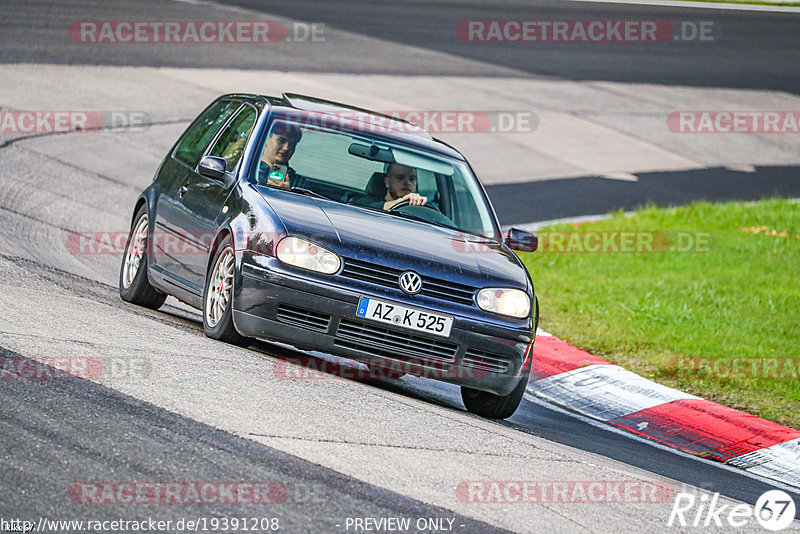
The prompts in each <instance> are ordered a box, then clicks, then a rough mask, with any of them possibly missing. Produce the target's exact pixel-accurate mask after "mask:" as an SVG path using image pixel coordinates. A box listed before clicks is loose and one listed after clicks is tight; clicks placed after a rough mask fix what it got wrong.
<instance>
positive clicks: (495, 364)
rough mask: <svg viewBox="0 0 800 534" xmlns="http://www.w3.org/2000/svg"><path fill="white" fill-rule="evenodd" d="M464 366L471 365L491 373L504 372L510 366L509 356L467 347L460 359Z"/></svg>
mask: <svg viewBox="0 0 800 534" xmlns="http://www.w3.org/2000/svg"><path fill="white" fill-rule="evenodd" d="M461 365H463V366H464V367H472V368H474V369H479V370H481V371H490V372H492V373H505V372H506V371H508V368H509V367H510V366H511V357H510V356H503V355H501V354H492V353H489V352H484V351H482V350H475V349H468V350H467V352H466V354H464V358H463V359H462V360H461Z"/></svg>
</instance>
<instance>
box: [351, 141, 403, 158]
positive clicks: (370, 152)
mask: <svg viewBox="0 0 800 534" xmlns="http://www.w3.org/2000/svg"><path fill="white" fill-rule="evenodd" d="M347 151H348V152H349V153H350V154H352V155H354V156H358V157H359V158H364V159H371V160H372V161H381V162H383V163H393V162H394V154H392V151H391V150H389V149H388V148H381V147H379V146H376V145H371V146H370V145H362V144H360V143H353V144H352V145H350V148H348V149H347Z"/></svg>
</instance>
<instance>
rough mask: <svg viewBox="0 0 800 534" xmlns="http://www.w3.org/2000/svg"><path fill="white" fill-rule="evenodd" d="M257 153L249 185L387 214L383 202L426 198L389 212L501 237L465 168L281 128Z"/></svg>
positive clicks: (426, 155) (320, 132)
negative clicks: (416, 196)
mask: <svg viewBox="0 0 800 534" xmlns="http://www.w3.org/2000/svg"><path fill="white" fill-rule="evenodd" d="M257 153H258V154H260V155H261V161H260V162H259V165H258V166H257V167H256V168H254V170H253V173H252V176H250V177H249V179H250V181H251V182H254V183H257V184H260V185H265V186H271V187H281V188H285V189H288V190H294V191H295V192H297V193H299V194H306V195H308V194H313V195H315V196H316V195H318V196H322V197H325V198H327V199H329V200H333V201H336V202H341V203H345V204H350V205H353V206H357V207H360V208H366V209H375V210H384V208H385V207H386V206H385V203H386V202H387V200H388V201H392V200H396V199H398V198H402V196H404V195H405V194H407V193H408V192H416V193H418V194H420V195H422V196H425V197H427V205H425V206H409V205H406V204H405V203H403V204H398V205H397V206H394V207H391V212H392V213H394V214H397V215H399V216H401V217H402V216H405V217H408V218H413V219H418V220H423V221H426V222H429V223H431V224H436V225H440V226H446V227H449V228H454V229H456V230H459V231H462V232H467V233H470V234H477V235H481V236H486V237H490V238H493V239H498V237H499V234H498V230H497V228H496V226H495V223H494V218H493V217H492V215H491V210H490V208H489V206H488V204H487V201H486V199H485V196H484V194H483V191H482V190H481V188H480V186H479V184H478V181H477V179H476V177H475V176H474V175H473V174H472V172H471V171H470V169H469V167H468V166H467V165H466V164H465V163H464V162H463V161H459V160H456V159H452V158H448V157H446V156H440V155H438V154H433V153H430V152H424V151H421V150H415V149H412V148H409V147H407V146H403V145H396V144H392V143H390V142H387V141H385V140H383V139H380V140H377V139H372V138H370V137H369V135H364V134H352V133H348V132H343V131H338V130H333V129H327V128H320V127H317V126H309V125H307V124H302V125H301V124H299V123H296V122H292V121H286V120H275V121H273V124H272V125H271V127H270V132H269V134H268V135H267V136H266V138H265V140H264V144H263V146H262V147H261V148H260V150H259V151H258V152H257ZM387 172H388V173H389V174H390V176H389V178H387V176H386V175H387ZM398 175H404V176H405V177H406V178H405V181H404V182H403V183H402V184H401V185H397V184H396V183H392V182H393V180H396V179H398V178H397V176H398ZM400 180H402V178H401V179H400ZM398 183H399V182H398Z"/></svg>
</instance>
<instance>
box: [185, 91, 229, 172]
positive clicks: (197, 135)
mask: <svg viewBox="0 0 800 534" xmlns="http://www.w3.org/2000/svg"><path fill="white" fill-rule="evenodd" d="M240 105H241V104H240V103H239V102H234V101H232V100H223V101H221V102H217V103H216V104H214V105H213V106H211V107H210V108H208V109H207V110H206V112H205V113H203V115H202V116H201V117H200V120H198V121H197V122H195V123H194V124H193V125H192V126H191V127H190V129H189V131H188V132H186V135H185V136H184V137H183V140H182V141H181V144H180V145H178V150H176V151H175V158H177V159H178V160H179V161H182V162H183V163H185V164H187V165H188V166H190V167H194V166H195V165H197V164H198V163H199V161H200V156H202V155H203V151H205V149H206V147H207V146H208V143H209V142H210V141H211V139H212V138H213V137H214V134H215V133H217V130H219V128H220V126H222V125H223V124H225V121H226V120H228V117H230V116H231V114H232V113H233V112H234V111H236V109H237V108H238V107H239V106H240Z"/></svg>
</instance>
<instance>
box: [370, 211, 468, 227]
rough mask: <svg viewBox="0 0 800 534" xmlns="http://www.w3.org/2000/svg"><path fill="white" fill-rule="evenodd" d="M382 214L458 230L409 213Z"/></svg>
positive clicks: (390, 212) (389, 212)
mask: <svg viewBox="0 0 800 534" xmlns="http://www.w3.org/2000/svg"><path fill="white" fill-rule="evenodd" d="M376 211H380V210H376ZM383 213H388V214H389V215H394V216H395V217H402V218H403V219H411V220H412V221H421V222H424V223H428V224H432V225H434V226H440V227H442V228H447V229H448V230H458V228H456V227H455V226H450V225H449V224H444V223H440V222H436V221H432V220H430V219H426V218H425V217H420V216H418V215H411V214H410V213H403V212H402V211H397V210H387V211H384V212H383Z"/></svg>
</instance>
